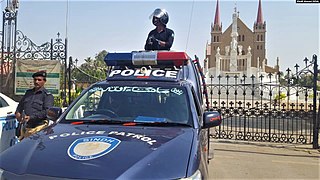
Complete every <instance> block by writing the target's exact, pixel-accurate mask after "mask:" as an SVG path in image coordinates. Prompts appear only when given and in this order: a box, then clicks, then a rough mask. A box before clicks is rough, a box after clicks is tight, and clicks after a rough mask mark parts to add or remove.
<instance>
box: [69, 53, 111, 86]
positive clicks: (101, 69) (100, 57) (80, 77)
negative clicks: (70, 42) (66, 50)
mask: <svg viewBox="0 0 320 180" xmlns="http://www.w3.org/2000/svg"><path fill="white" fill-rule="evenodd" d="M107 53H108V52H107V51H106V50H102V51H101V52H99V53H98V54H96V56H95V58H94V59H93V58H91V57H88V58H86V59H84V63H83V64H81V65H80V66H79V67H76V68H74V69H73V72H72V77H73V78H74V79H75V81H76V82H81V83H89V84H92V83H95V82H97V81H101V80H104V79H106V69H107V67H106V64H105V62H104V57H105V56H106V55H107Z"/></svg>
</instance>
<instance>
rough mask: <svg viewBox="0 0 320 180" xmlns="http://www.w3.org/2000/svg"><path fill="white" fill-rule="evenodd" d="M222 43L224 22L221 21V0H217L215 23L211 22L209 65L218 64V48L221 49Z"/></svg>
mask: <svg viewBox="0 0 320 180" xmlns="http://www.w3.org/2000/svg"><path fill="white" fill-rule="evenodd" d="M221 44H222V24H221V22H220V10H219V0H217V4H216V13H215V17H214V23H213V24H211V57H210V61H209V64H208V67H209V68H211V67H215V66H216V58H215V55H216V54H217V49H218V48H220V49H221Z"/></svg>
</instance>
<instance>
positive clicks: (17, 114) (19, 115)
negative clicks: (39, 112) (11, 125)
mask: <svg viewBox="0 0 320 180" xmlns="http://www.w3.org/2000/svg"><path fill="white" fill-rule="evenodd" d="M15 115H16V118H17V120H18V121H19V122H21V120H22V119H21V113H19V112H16V113H15Z"/></svg>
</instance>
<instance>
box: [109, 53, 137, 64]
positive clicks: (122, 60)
mask: <svg viewBox="0 0 320 180" xmlns="http://www.w3.org/2000/svg"><path fill="white" fill-rule="evenodd" d="M104 61H105V62H106V64H107V66H121V65H122V66H126V65H130V64H132V53H108V54H107V55H106V57H105V58H104Z"/></svg>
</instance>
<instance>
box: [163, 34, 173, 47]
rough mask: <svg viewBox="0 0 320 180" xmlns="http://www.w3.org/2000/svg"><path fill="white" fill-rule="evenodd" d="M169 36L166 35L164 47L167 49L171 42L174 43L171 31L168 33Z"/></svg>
mask: <svg viewBox="0 0 320 180" xmlns="http://www.w3.org/2000/svg"><path fill="white" fill-rule="evenodd" d="M169 32H170V33H169V35H168V40H167V41H166V42H165V44H164V46H165V47H166V48H167V49H170V48H171V46H172V44H173V41H174V32H173V31H172V30H170V31H169Z"/></svg>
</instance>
